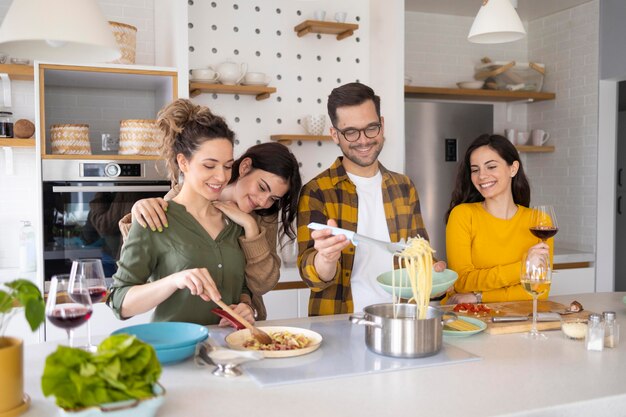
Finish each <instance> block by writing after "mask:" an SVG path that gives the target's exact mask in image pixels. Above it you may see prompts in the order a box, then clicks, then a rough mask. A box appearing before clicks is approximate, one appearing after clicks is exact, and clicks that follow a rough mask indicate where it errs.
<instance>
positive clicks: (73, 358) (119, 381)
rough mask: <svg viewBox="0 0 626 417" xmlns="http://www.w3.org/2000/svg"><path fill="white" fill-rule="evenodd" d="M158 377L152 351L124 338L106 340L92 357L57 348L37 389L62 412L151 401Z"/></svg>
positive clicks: (70, 349)
mask: <svg viewBox="0 0 626 417" xmlns="http://www.w3.org/2000/svg"><path fill="white" fill-rule="evenodd" d="M160 375H161V364H160V363H159V360H158V359H157V356H156V352H155V351H154V348H153V347H152V346H151V345H149V344H147V343H144V342H142V341H141V340H139V339H137V338H136V337H135V336H131V335H127V334H117V335H113V336H109V337H108V338H106V339H105V340H103V341H102V343H100V345H99V346H98V351H97V352H96V353H90V352H87V351H84V350H82V349H76V348H70V347H66V346H59V347H58V348H57V350H56V351H55V352H53V353H51V354H50V355H48V357H47V358H46V365H45V367H44V371H43V376H42V377H41V389H42V391H43V393H44V395H45V396H46V397H47V396H49V395H54V396H55V397H56V404H57V405H58V406H59V407H61V408H64V409H66V410H72V409H77V408H83V407H89V406H93V405H99V404H105V403H110V402H115V401H122V400H130V399H142V398H147V397H151V396H152V395H153V393H152V387H153V385H154V384H155V383H156V382H157V381H158V379H159V376H160Z"/></svg>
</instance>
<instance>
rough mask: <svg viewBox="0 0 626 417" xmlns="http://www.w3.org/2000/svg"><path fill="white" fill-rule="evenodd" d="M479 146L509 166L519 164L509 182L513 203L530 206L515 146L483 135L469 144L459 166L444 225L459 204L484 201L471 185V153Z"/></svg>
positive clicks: (495, 136)
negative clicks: (487, 148) (490, 151)
mask: <svg viewBox="0 0 626 417" xmlns="http://www.w3.org/2000/svg"><path fill="white" fill-rule="evenodd" d="M481 146H489V147H490V148H491V149H493V150H494V151H496V152H497V153H498V155H500V157H501V158H502V159H504V160H505V161H506V163H507V164H508V165H509V166H510V165H512V164H513V162H515V161H517V162H518V163H519V169H518V170H517V173H516V174H515V176H514V177H513V179H512V180H511V192H512V193H513V201H514V202H515V204H519V205H521V206H524V207H528V206H529V204H530V185H529V184H528V179H527V178H526V174H525V173H524V167H523V166H522V161H521V160H520V157H519V153H518V152H517V149H515V146H513V144H512V143H511V142H509V141H508V140H507V138H505V137H504V136H501V135H489V134H483V135H480V136H479V137H477V138H476V139H475V140H474V141H473V142H472V143H471V145H470V146H469V148H467V151H466V152H465V157H464V158H463V160H462V161H461V163H460V164H459V171H458V173H457V176H456V184H455V186H454V191H453V192H452V201H450V208H449V209H448V211H447V212H446V217H445V220H446V223H448V218H449V217H450V212H452V209H453V208H454V207H456V206H458V205H459V204H463V203H476V202H479V201H484V200H485V199H484V197H483V196H482V195H481V194H480V192H479V191H478V190H477V189H476V187H474V184H473V183H472V172H471V171H472V167H471V164H470V157H471V156H472V152H474V151H475V150H476V149H478V148H480V147H481Z"/></svg>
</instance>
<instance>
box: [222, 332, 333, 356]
mask: <svg viewBox="0 0 626 417" xmlns="http://www.w3.org/2000/svg"><path fill="white" fill-rule="evenodd" d="M259 329H261V330H263V331H264V332H265V333H273V332H285V331H286V332H289V333H291V334H303V335H305V336H306V337H308V338H309V340H310V341H311V343H310V344H309V345H308V346H306V347H304V348H302V349H294V350H259V351H257V352H261V353H263V356H264V357H266V358H290V357H293V356H300V355H306V354H307V353H311V352H313V351H315V350H317V348H319V347H320V345H321V344H322V335H321V334H319V333H317V332H314V331H313V330H309V329H302V328H299V327H286V326H266V327H259ZM251 337H252V336H251V335H250V330H248V329H243V330H238V331H236V332H233V333H231V334H229V335H228V336H226V339H225V340H226V344H227V345H228V347H229V348H231V349H238V350H254V349H246V348H244V347H243V344H244V343H245V342H246V340H248V339H250V338H251Z"/></svg>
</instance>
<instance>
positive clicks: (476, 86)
mask: <svg viewBox="0 0 626 417" xmlns="http://www.w3.org/2000/svg"><path fill="white" fill-rule="evenodd" d="M484 84H485V82H484V81H461V82H458V83H456V85H457V86H459V88H463V89H467V90H480V89H481V88H483V85H484Z"/></svg>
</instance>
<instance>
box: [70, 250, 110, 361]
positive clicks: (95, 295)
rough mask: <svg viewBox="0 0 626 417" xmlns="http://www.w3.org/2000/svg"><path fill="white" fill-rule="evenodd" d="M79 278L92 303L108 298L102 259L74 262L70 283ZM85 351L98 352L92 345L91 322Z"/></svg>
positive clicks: (88, 326)
mask: <svg viewBox="0 0 626 417" xmlns="http://www.w3.org/2000/svg"><path fill="white" fill-rule="evenodd" d="M78 277H82V279H84V281H85V284H86V287H87V291H88V294H89V297H90V298H91V302H92V303H97V302H99V301H101V300H102V299H103V298H104V297H105V296H106V294H107V287H106V280H105V277H104V270H103V268H102V261H101V260H100V259H95V258H93V259H77V260H75V261H73V262H72V270H71V272H70V282H71V281H72V280H73V279H76V278H78ZM70 295H71V294H70ZM83 349H86V350H88V351H90V352H95V351H96V350H97V346H95V345H93V344H92V343H91V326H90V325H89V322H87V345H86V346H84V347H83Z"/></svg>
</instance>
